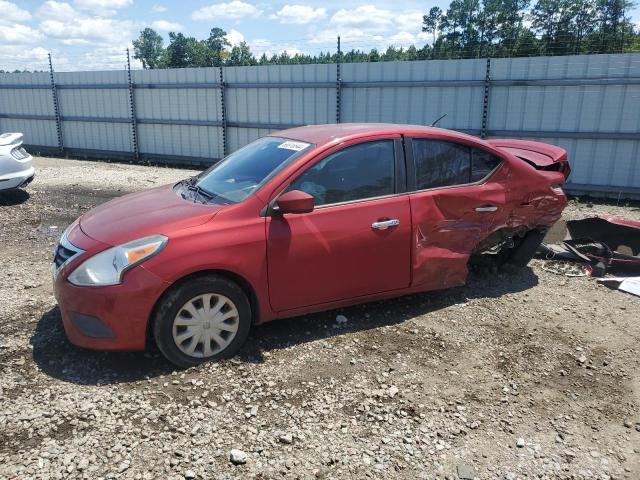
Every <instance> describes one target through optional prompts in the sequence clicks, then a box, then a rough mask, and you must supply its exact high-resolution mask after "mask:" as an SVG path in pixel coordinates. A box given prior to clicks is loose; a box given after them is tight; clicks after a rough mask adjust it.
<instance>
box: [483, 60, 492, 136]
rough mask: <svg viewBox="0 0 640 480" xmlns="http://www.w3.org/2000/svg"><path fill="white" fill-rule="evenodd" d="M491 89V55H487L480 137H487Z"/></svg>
mask: <svg viewBox="0 0 640 480" xmlns="http://www.w3.org/2000/svg"><path fill="white" fill-rule="evenodd" d="M490 91H491V57H487V73H486V75H485V77H484V97H483V99H482V130H481V131H480V138H483V139H484V138H487V127H488V123H489V93H490Z"/></svg>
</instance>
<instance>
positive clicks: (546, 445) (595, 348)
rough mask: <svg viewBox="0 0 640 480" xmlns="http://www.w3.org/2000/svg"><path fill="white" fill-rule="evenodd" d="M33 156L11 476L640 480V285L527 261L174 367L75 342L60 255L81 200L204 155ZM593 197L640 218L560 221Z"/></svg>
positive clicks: (6, 368) (0, 423)
mask: <svg viewBox="0 0 640 480" xmlns="http://www.w3.org/2000/svg"><path fill="white" fill-rule="evenodd" d="M35 165H36V168H37V172H38V173H37V177H36V180H35V182H34V183H33V184H32V185H30V186H29V187H28V190H27V192H28V193H14V194H11V195H4V196H2V197H0V265H1V268H0V332H2V333H1V335H0V478H20V479H22V478H47V479H48V478H136V479H139V478H144V479H147V478H149V479H150V478H260V479H264V478H336V479H342V478H353V479H359V478H369V477H370V478H401V479H416V478H418V479H422V478H425V479H426V478H429V479H431V478H452V479H457V478H463V479H466V478H473V477H478V478H483V479H484V478H487V479H494V478H504V479H512V480H513V479H524V478H554V479H555V478H560V479H591V478H599V479H608V478H628V479H638V478H640V413H639V412H640V368H639V367H640V316H639V315H638V311H639V309H638V305H639V303H638V302H639V301H640V300H639V299H638V298H636V297H633V296H631V295H628V294H625V293H621V292H618V291H612V290H609V289H607V288H605V287H602V286H599V285H598V284H596V282H595V281H594V280H593V279H590V278H584V277H583V278H569V277H565V276H561V275H555V274H553V273H550V272H547V271H545V270H544V269H543V268H542V267H543V263H542V262H541V261H533V262H532V264H531V267H530V268H526V269H523V270H521V271H518V272H516V273H513V272H512V273H496V274H488V273H484V274H479V273H477V274H474V275H473V276H472V277H471V278H470V280H469V284H468V285H467V286H465V287H462V288H457V289H452V290H447V291H442V292H433V293H428V294H420V295H413V296H410V297H404V298H400V299H395V300H392V301H385V302H376V303H371V304H367V305H363V306H358V307H352V308H345V309H341V310H339V311H333V312H326V313H322V314H316V315H308V316H304V317H299V318H295V319H290V320H283V321H277V322H273V323H270V324H267V325H264V326H261V327H258V328H255V329H254V331H253V332H252V334H251V336H250V338H249V342H248V344H247V346H246V347H245V348H244V349H243V350H242V351H241V353H240V355H238V356H237V357H236V358H234V359H232V360H229V361H224V362H220V363H215V364H208V365H203V366H200V367H197V368H192V369H189V370H186V371H174V370H173V369H172V368H171V366H169V365H168V364H167V363H166V362H165V361H163V360H162V358H161V357H160V356H159V354H158V353H157V352H155V351H151V352H147V353H100V352H93V351H86V350H81V349H78V348H76V347H74V346H72V345H71V344H69V343H68V342H67V341H66V339H65V337H64V333H63V330H62V327H61V323H60V314H59V311H58V309H57V307H56V303H55V300H54V298H53V295H52V293H51V279H50V274H49V264H50V261H51V250H52V247H53V245H54V244H55V243H56V241H57V239H58V237H59V235H60V234H61V232H62V230H63V229H64V228H65V227H66V226H67V225H68V224H69V223H71V222H72V221H73V220H74V219H75V218H76V217H77V216H78V215H79V214H81V213H82V212H84V211H86V210H88V209H89V208H91V207H93V206H95V205H97V204H99V203H101V202H104V201H106V200H108V199H110V198H112V197H115V196H118V195H122V194H124V193H127V192H131V191H135V190H140V189H144V188H147V187H151V186H154V185H157V184H162V183H166V182H170V181H174V180H176V179H179V178H183V177H185V176H187V175H190V174H192V173H193V172H189V171H185V170H176V169H167V168H156V167H144V166H131V165H122V164H107V163H93V162H81V161H72V160H61V159H45V158H37V159H35ZM593 214H600V215H603V214H607V215H617V216H622V217H626V218H632V219H640V210H639V209H637V208H633V207H622V206H621V207H615V206H607V205H594V206H592V207H590V206H589V205H587V204H585V203H578V202H573V203H572V204H571V206H570V207H569V208H568V209H567V212H566V216H565V217H566V218H565V219H572V218H581V217H585V216H591V215H593ZM338 315H342V316H344V317H345V318H346V321H345V319H344V318H339V321H338V320H337V319H336V317H337V316H338ZM232 460H233V461H232Z"/></svg>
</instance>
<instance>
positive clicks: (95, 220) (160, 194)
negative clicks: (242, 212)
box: [80, 185, 223, 245]
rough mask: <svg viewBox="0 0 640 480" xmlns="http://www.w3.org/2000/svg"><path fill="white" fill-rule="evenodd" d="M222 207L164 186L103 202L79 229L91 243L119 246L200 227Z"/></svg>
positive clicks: (82, 220) (82, 221) (87, 216)
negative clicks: (186, 197) (203, 202)
mask: <svg viewBox="0 0 640 480" xmlns="http://www.w3.org/2000/svg"><path fill="white" fill-rule="evenodd" d="M222 208H223V206H221V205H203V204H201V203H193V202H192V201H190V200H185V199H183V198H182V197H180V196H179V195H178V194H177V193H176V192H175V191H174V189H173V185H164V186H162V187H157V188H152V189H150V190H145V191H142V192H139V193H131V194H129V195H124V196H122V197H119V198H116V199H113V200H111V201H109V202H106V203H103V204H102V205H100V206H98V207H96V208H94V209H93V210H90V211H89V212H87V213H85V214H84V215H83V216H82V217H81V218H80V228H81V229H82V231H83V232H84V233H85V234H86V235H88V236H89V237H91V238H93V239H94V240H98V241H100V242H103V243H106V244H109V245H118V244H120V243H125V242H128V241H131V240H135V239H137V238H142V237H146V236H148V235H153V234H158V233H160V234H163V235H166V236H171V233H173V232H175V231H177V230H181V229H185V228H190V227H196V226H198V225H202V224H203V223H205V222H207V221H209V220H210V219H211V218H213V217H214V216H215V214H216V213H218V212H219V211H220V209H222Z"/></svg>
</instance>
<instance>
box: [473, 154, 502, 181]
mask: <svg viewBox="0 0 640 480" xmlns="http://www.w3.org/2000/svg"><path fill="white" fill-rule="evenodd" d="M501 161H502V160H500V159H499V158H498V157H494V156H493V155H491V154H490V153H489V152H485V151H484V150H478V149H476V148H472V149H471V182H479V181H480V180H482V179H483V178H484V177H486V176H487V175H489V174H490V173H491V172H492V171H493V170H494V169H495V168H496V167H497V166H498V165H500V162H501Z"/></svg>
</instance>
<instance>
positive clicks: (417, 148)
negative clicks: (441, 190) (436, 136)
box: [412, 138, 502, 190]
mask: <svg viewBox="0 0 640 480" xmlns="http://www.w3.org/2000/svg"><path fill="white" fill-rule="evenodd" d="M412 145H413V158H414V162H415V168H416V190H426V189H429V188H438V187H450V186H454V185H466V184H468V183H474V182H479V181H480V180H482V179H483V178H485V177H486V176H487V175H489V174H490V173H491V172H492V171H493V170H495V169H496V168H497V167H498V165H500V163H501V162H502V160H500V159H499V158H498V157H496V156H494V155H491V154H490V153H488V152H485V151H484V150H480V149H477V148H471V147H468V146H466V145H461V144H458V143H453V142H444V141H440V140H428V139H420V138H414V139H413V140H412Z"/></svg>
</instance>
